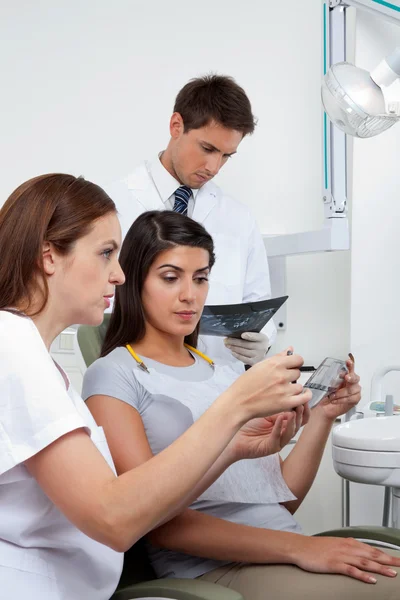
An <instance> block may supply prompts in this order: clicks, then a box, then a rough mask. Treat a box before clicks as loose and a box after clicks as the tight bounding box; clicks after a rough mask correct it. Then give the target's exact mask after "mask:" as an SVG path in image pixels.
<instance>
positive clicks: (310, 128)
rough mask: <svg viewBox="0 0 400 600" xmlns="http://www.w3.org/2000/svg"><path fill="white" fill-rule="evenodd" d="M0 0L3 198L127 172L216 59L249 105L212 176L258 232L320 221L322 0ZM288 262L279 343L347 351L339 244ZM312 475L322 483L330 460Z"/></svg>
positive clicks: (345, 265) (159, 139)
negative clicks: (33, 186) (251, 216)
mask: <svg viewBox="0 0 400 600" xmlns="http://www.w3.org/2000/svg"><path fill="white" fill-rule="evenodd" d="M3 4H4V6H2V17H1V21H0V73H1V90H2V92H1V94H0V114H1V115H2V117H3V119H2V124H1V135H0V163H1V165H2V176H1V178H0V204H1V203H2V202H3V201H4V200H5V198H6V197H7V195H8V194H9V193H10V192H11V191H12V190H13V189H14V188H15V187H16V186H17V185H18V184H19V183H21V182H22V181H24V180H26V179H27V178H29V177H32V176H34V175H37V174H39V173H44V172H51V171H64V172H72V173H74V174H76V175H78V174H83V175H84V176H85V177H87V178H89V179H93V180H94V181H96V182H98V183H100V184H104V183H106V182H108V181H110V180H112V179H113V178H115V177H117V176H118V175H122V174H125V173H126V172H129V170H131V169H132V168H133V167H134V166H135V165H136V163H138V162H139V161H140V160H141V159H143V158H145V157H151V156H152V155H153V154H155V153H156V152H157V151H159V150H161V149H162V148H163V147H165V145H166V143H167V140H168V121H169V116H170V113H171V111H172V106H173V101H174V97H175V95H176V93H177V91H178V90H179V89H180V87H181V86H182V85H184V84H185V83H186V82H187V81H188V79H189V78H191V77H194V76H197V75H199V74H203V73H206V72H209V71H215V72H218V73H226V74H230V75H232V76H234V77H235V78H236V79H237V81H238V82H239V83H240V84H241V85H243V87H244V88H245V90H246V91H247V93H248V95H249V97H250V99H251V101H252V104H253V108H254V112H255V114H256V115H257V116H258V118H259V125H258V127H257V130H256V133H255V134H254V136H252V137H251V138H249V139H246V140H245V141H244V142H243V144H242V145H241V147H240V151H239V154H238V155H237V156H235V157H234V158H233V159H232V160H231V161H230V163H229V164H228V165H227V166H226V167H225V168H224V169H223V171H222V172H221V174H220V175H219V177H218V180H219V183H220V184H221V185H222V186H223V187H224V188H225V189H226V191H227V192H229V193H231V194H232V195H234V196H235V197H236V198H238V199H240V200H242V201H243V202H244V203H246V204H248V205H249V206H251V207H252V209H253V210H254V212H255V213H256V215H257V217H258V220H259V224H260V228H261V230H262V232H263V233H289V232H295V231H302V230H309V229H319V228H320V227H321V226H322V219H323V205H322V199H321V197H322V193H321V187H322V185H321V182H322V169H321V163H322V159H321V148H322V139H321V138H322V135H321V104H320V81H321V50H322V45H321V43H322V41H321V38H322V18H321V3H320V2H315V1H313V2H311V1H308V2H301V3H299V2H298V0H285V2H271V1H268V2H265V1H262V0H248V1H247V2H243V0H218V2H216V1H215V0H203V2H202V3H201V5H198V4H195V3H194V2H190V1H188V0H175V2H174V3H173V6H172V5H171V4H170V3H167V2H162V1H161V0H147V1H146V2H143V1H142V0H115V1H114V2H113V3H111V2H109V0H92V1H86V2H81V1H80V0H68V1H67V0H59V1H58V2H56V3H54V2H53V1H52V0H41V1H40V2H34V3H32V2H30V1H29V0H20V1H19V2H18V3H14V4H13V3H10V2H9V3H3ZM287 271H288V293H289V296H290V300H289V303H288V319H287V331H286V332H281V333H280V335H279V339H278V342H277V345H276V350H279V349H281V348H284V347H285V346H287V345H288V344H294V346H295V348H296V350H297V351H298V352H300V353H302V354H303V355H304V356H305V359H306V362H307V363H308V364H318V363H319V362H320V361H321V360H322V359H323V358H324V357H325V356H328V355H333V356H338V357H340V356H346V354H347V352H348V350H349V330H350V329H349V314H350V311H349V303H350V299H349V255H348V253H335V254H324V255H314V256H306V257H293V258H290V259H288V269H287ZM328 471H329V469H328ZM320 477H321V478H322V482H324V481H325V483H324V486H325V487H323V490H324V493H325V490H326V489H327V486H331V484H332V475H331V472H330V471H329V473H328V472H327V471H325V470H322V471H321V475H320ZM324 478H325V479H324ZM324 493H322V496H321V497H323V496H324ZM318 494H319V492H318ZM332 494H334V495H332V499H333V500H334V501H333V502H332V504H333V505H332V511H331V513H330V514H331V521H330V522H326V524H325V527H328V526H330V525H335V524H336V525H338V524H339V523H338V519H339V515H340V506H339V498H338V488H337V484H335V492H332ZM318 497H319V496H318ZM318 503H319V504H320V505H321V501H320V500H318V502H317V504H318ZM314 517H315V518H314V523H317V525H318V526H319V525H321V524H320V523H319V522H318V518H317V516H316V515H314ZM315 519H317V520H315ZM328 521H329V519H328ZM322 526H323V525H321V527H322Z"/></svg>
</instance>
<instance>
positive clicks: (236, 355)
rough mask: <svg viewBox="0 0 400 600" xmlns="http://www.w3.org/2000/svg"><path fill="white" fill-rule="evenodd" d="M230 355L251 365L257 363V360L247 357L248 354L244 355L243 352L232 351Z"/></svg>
mask: <svg viewBox="0 0 400 600" xmlns="http://www.w3.org/2000/svg"><path fill="white" fill-rule="evenodd" d="M231 352H232V350H231ZM232 356H234V357H235V358H237V360H240V361H241V362H242V363H244V364H245V365H250V366H253V364H256V363H257V361H256V360H254V358H249V357H248V356H244V354H239V353H238V352H232Z"/></svg>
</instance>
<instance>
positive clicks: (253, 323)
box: [200, 296, 288, 338]
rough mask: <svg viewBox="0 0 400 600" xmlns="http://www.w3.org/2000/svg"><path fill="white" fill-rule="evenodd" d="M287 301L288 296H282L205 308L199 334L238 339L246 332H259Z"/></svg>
mask: <svg viewBox="0 0 400 600" xmlns="http://www.w3.org/2000/svg"><path fill="white" fill-rule="evenodd" d="M287 299H288V296H282V297H281V298H271V299H270V300H261V301H260V302H248V303H244V304H221V305H219V304H218V305H213V306H205V307H204V310H203V315H202V317H201V320H200V334H201V335H214V336H220V337H226V336H229V337H238V338H239V337H240V336H241V334H242V333H245V332H246V331H256V332H260V331H261V329H262V328H263V327H264V326H265V325H266V324H267V323H268V321H269V320H270V319H271V318H272V317H273V316H274V314H275V313H276V311H277V310H278V309H279V308H280V307H281V306H282V304H284V303H285V302H286V300H287Z"/></svg>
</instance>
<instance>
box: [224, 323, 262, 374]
mask: <svg viewBox="0 0 400 600" xmlns="http://www.w3.org/2000/svg"><path fill="white" fill-rule="evenodd" d="M224 343H225V346H226V347H227V348H228V350H230V351H231V352H232V354H233V356H234V357H235V358H237V359H238V360H241V361H242V362H243V363H244V364H245V365H250V366H251V367H252V366H253V365H255V364H257V363H258V362H261V361H262V360H264V358H265V356H266V354H267V352H268V348H269V339H268V336H266V335H265V334H264V333H254V332H251V331H248V332H246V333H242V336H241V339H240V338H233V337H227V338H225V340H224Z"/></svg>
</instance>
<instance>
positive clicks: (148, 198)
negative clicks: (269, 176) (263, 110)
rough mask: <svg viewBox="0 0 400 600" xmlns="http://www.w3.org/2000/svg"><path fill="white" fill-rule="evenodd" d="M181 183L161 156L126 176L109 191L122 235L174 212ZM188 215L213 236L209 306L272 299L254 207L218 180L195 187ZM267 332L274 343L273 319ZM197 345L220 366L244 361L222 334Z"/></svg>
mask: <svg viewBox="0 0 400 600" xmlns="http://www.w3.org/2000/svg"><path fill="white" fill-rule="evenodd" d="M177 187H179V182H178V181H177V180H176V179H174V177H172V175H171V174H170V173H169V172H168V171H167V170H166V169H165V167H164V166H163V164H162V163H161V161H160V159H159V157H158V156H156V157H155V158H154V159H153V160H151V161H145V162H143V163H142V164H140V165H139V166H138V167H137V168H136V169H135V170H134V171H133V172H132V173H130V174H129V175H127V176H126V177H124V178H122V179H119V180H117V181H114V182H113V183H111V184H110V185H109V186H106V188H105V190H106V192H107V193H108V195H109V196H110V198H112V200H114V202H115V204H116V206H117V210H118V213H119V219H120V223H121V229H122V236H123V237H125V235H126V233H127V231H128V229H129V228H130V226H131V225H132V223H133V222H134V221H135V220H136V219H137V217H138V216H139V215H141V214H142V213H143V212H145V211H147V210H165V209H167V210H170V209H172V207H173V201H174V198H173V194H174V192H175V190H176V189H177ZM188 212H189V216H190V217H191V218H192V219H194V220H195V221H197V222H198V223H201V224H202V225H203V226H204V227H205V229H206V230H207V231H208V233H209V234H210V235H211V236H212V238H213V241H214V246H215V256H216V262H215V265H214V266H213V268H212V271H211V274H210V290H209V293H208V296H207V304H240V303H242V302H256V301H258V300H266V299H267V298H270V297H271V284H270V277H269V267H268V259H267V255H266V251H265V247H264V243H263V240H262V237H261V234H260V232H259V229H258V226H257V222H256V220H255V218H254V216H253V215H252V213H251V211H250V210H249V209H248V208H247V207H246V206H244V205H243V204H241V203H240V202H238V201H237V200H235V199H233V198H231V197H230V196H227V195H226V194H225V193H224V192H223V191H222V190H221V188H219V187H218V186H217V185H216V184H215V183H214V181H208V182H207V183H206V184H204V185H203V186H202V187H201V188H200V189H198V190H194V197H193V198H191V199H190V200H189V205H188ZM263 332H264V333H266V335H268V338H269V340H270V343H271V344H272V343H273V342H274V340H275V337H276V328H275V325H274V323H273V321H272V320H271V321H269V323H267V325H266V326H265V328H264V330H263ZM199 349H200V350H202V351H203V352H205V353H206V354H208V356H210V357H211V358H212V359H213V360H215V361H217V362H219V363H220V364H225V363H228V364H230V365H231V366H233V367H234V368H235V369H236V370H238V371H239V372H241V371H243V369H244V365H243V363H241V362H240V361H238V360H237V359H236V358H234V357H233V356H232V354H231V352H230V351H229V350H228V349H227V348H225V346H224V343H223V340H222V338H218V337H211V336H201V337H200V340H199Z"/></svg>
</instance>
